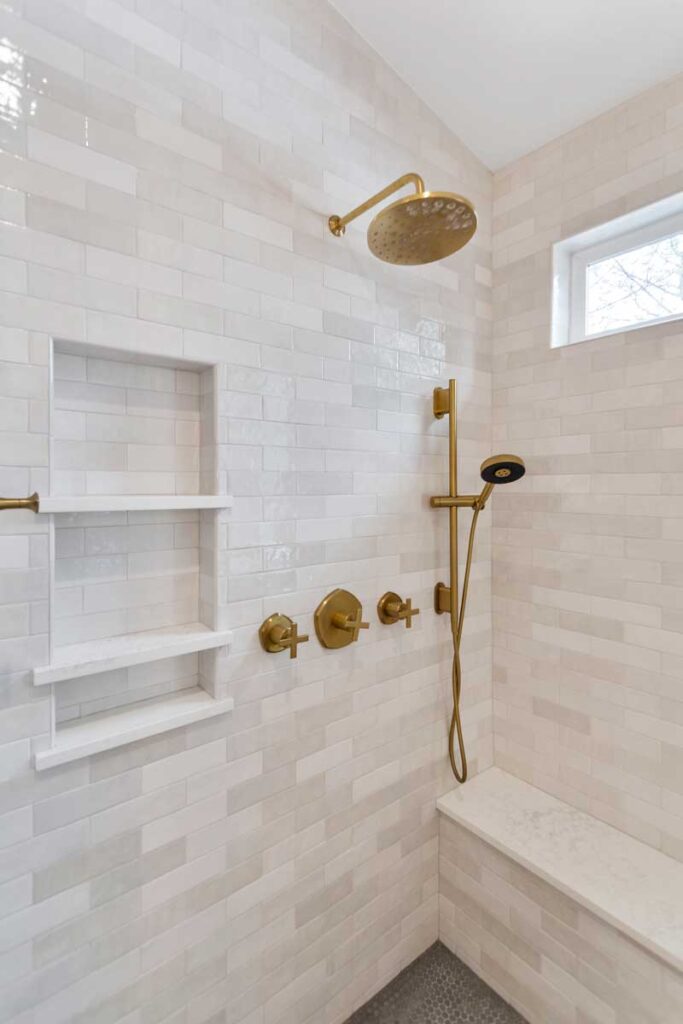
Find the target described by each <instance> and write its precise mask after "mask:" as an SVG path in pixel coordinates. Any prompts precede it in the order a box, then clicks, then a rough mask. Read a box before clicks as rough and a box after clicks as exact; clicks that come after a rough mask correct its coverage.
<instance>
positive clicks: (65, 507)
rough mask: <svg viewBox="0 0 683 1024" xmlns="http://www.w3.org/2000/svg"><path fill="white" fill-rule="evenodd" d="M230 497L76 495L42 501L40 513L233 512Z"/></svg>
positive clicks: (223, 495) (220, 495)
mask: <svg viewBox="0 0 683 1024" xmlns="http://www.w3.org/2000/svg"><path fill="white" fill-rule="evenodd" d="M232 503H233V502H232V496H231V495H229V494H101V495H96V494H93V495H90V494H75V495H73V496H69V495H66V496H64V497H60V496H57V497H51V496H47V497H45V498H41V499H40V505H39V508H38V512H39V513H40V512H42V513H53V514H60V513H66V512H172V511H174V510H175V509H193V508H195V509H226V508H232Z"/></svg>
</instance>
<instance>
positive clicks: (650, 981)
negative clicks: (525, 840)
mask: <svg viewBox="0 0 683 1024" xmlns="http://www.w3.org/2000/svg"><path fill="white" fill-rule="evenodd" d="M502 774H503V775H504V773H502ZM473 781H474V782H476V781H477V780H476V779H475V780H473ZM530 845H533V842H532V843H530ZM667 859H668V858H667ZM439 861H440V863H439V885H440V921H439V929H440V930H439V935H440V939H441V941H442V942H443V943H444V944H445V945H446V946H447V947H448V948H449V949H450V950H451V951H452V952H453V953H455V954H456V955H457V956H458V957H460V959H462V960H463V961H464V962H465V963H466V964H468V965H469V966H470V967H471V968H472V969H473V970H474V971H476V972H477V974H479V976H480V977H481V978H482V979H483V980H484V981H486V982H487V983H488V984H489V985H490V986H491V987H492V988H493V989H495V990H496V991H497V992H498V993H499V994H500V995H501V996H502V997H503V998H504V999H505V1000H507V1001H508V1002H509V1003H510V1004H511V1005H512V1006H514V1007H515V1008H516V1009H517V1010H519V1012H520V1013H521V1014H522V1015H523V1016H524V1017H525V1018H526V1019H527V1020H528V1021H530V1024H550V1022H552V1024H680V1022H681V1021H683V975H682V974H681V972H680V971H679V970H677V969H676V968H675V967H674V966H671V965H670V964H668V963H665V962H664V961H663V960H662V959H660V958H659V957H658V956H656V955H655V954H652V953H650V952H649V951H648V950H646V949H644V948H643V947H642V946H641V945H639V944H637V943H636V942H634V941H633V940H632V939H630V938H629V937H628V936H626V935H625V934H624V933H623V932H620V931H619V930H618V929H617V928H615V927H613V926H612V925H611V924H608V923H607V922H605V921H604V920H601V919H600V918H599V917H598V916H596V915H595V914H594V913H592V912H591V911H589V910H587V909H586V908H585V907H584V906H582V905H581V904H580V903H579V902H578V901H577V900H575V899H573V898H571V897H570V896H568V895H566V894H565V893H562V892H560V891H559V890H558V889H557V888H555V887H554V886H553V885H551V884H549V882H548V881H545V880H543V879H542V878H540V877H539V875H538V874H536V873H534V872H533V871H530V870H529V869H528V868H527V867H523V866H522V865H521V864H520V863H518V862H517V861H516V860H513V859H512V858H511V857H509V856H507V855H506V854H505V853H503V852H501V850H500V849H496V848H494V846H493V845H491V843H489V842H487V841H486V840H484V839H482V838H480V836H478V835H475V834H474V833H473V831H472V830H471V828H468V827H467V826H466V825H463V824H460V823H458V822H456V821H453V820H451V819H450V818H448V817H447V816H445V815H444V814H443V813H442V815H441V820H440V837H439ZM673 896H674V894H672V897H673ZM624 898H625V899H628V896H625V897H624ZM674 898H675V897H674ZM682 909H683V908H682Z"/></svg>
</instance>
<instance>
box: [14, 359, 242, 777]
mask: <svg viewBox="0 0 683 1024" xmlns="http://www.w3.org/2000/svg"><path fill="white" fill-rule="evenodd" d="M216 372H217V370H216V367H215V366H213V365H206V364H199V363H194V362H192V363H190V362H185V361H180V360H170V359H159V358H158V357H154V358H152V357H149V356H144V355H138V354H135V355H132V356H131V355H130V354H128V353H122V352H119V351H117V350H116V349H104V348H100V347H93V346H88V345H84V344H74V343H71V342H58V341H54V342H53V350H52V360H51V410H50V477H49V479H50V493H49V495H45V496H44V495H41V501H40V508H41V513H47V514H50V515H51V527H50V551H51V559H50V561H51V594H50V661H49V663H48V664H47V665H45V666H41V667H38V668H36V669H35V670H34V682H35V684H36V685H39V686H40V685H51V686H52V689H53V712H54V713H53V730H52V738H51V739H52V742H51V746H50V748H49V749H47V750H44V751H39V752H37V754H36V767H38V768H45V767H49V766H50V765H54V764H59V763H63V762H64V761H67V760H73V759H75V758H77V757H83V756H86V755H87V754H89V753H93V752H95V751H96V750H105V749H109V748H111V747H113V746H118V745H121V744H122V743H126V742H130V741H131V740H132V739H138V738H142V737H143V736H148V735H152V734H154V733H156V732H161V731H164V730H165V729H169V728H174V727H176V726H177V725H180V724H184V723H185V722H190V721H196V720H198V719H199V718H206V717H209V716H211V715H213V714H218V713H224V712H225V711H226V710H229V709H230V707H231V706H232V702H231V701H229V700H228V699H227V696H226V693H225V688H226V687H225V680H224V675H225V672H224V669H221V665H224V663H225V658H224V653H225V652H222V655H223V656H222V655H221V648H225V647H226V646H227V645H228V644H229V641H230V635H229V633H228V632H227V631H226V630H225V628H223V627H224V623H223V622H222V614H221V610H220V607H219V579H218V564H219V561H218V548H219V546H220V537H221V532H220V517H221V515H222V514H223V511H224V510H225V509H227V508H229V506H230V504H231V500H230V498H229V496H227V495H221V494H220V493H219V491H220V476H219V473H218V468H217V458H216V437H217V436H218V425H217V416H218V404H217V397H216V396H217V391H216V388H217V381H216Z"/></svg>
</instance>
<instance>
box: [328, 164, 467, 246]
mask: <svg viewBox="0 0 683 1024" xmlns="http://www.w3.org/2000/svg"><path fill="white" fill-rule="evenodd" d="M405 185H413V186H414V187H415V195H412V196H405V197H404V198H403V199H397V200H396V201H395V202H393V203H391V204H390V205H389V206H387V207H385V208H384V209H383V210H380V212H379V213H378V214H377V215H376V216H375V218H374V219H373V220H372V221H371V223H370V227H369V228H368V246H369V248H370V252H372V253H373V254H374V255H375V256H377V257H378V259H380V260H383V261H384V262H385V263H395V264H399V265H401V266H416V265H419V264H422V263H433V262H434V261H435V260H442V259H444V258H445V257H446V256H450V255H451V254H452V253H454V252H457V251H458V249H462V247H463V246H464V245H467V243H468V242H469V240H470V238H471V237H472V235H473V234H474V232H475V231H476V230H477V215H476V213H475V212H474V207H473V206H472V203H471V202H470V201H469V199H465V198H464V197H463V196H459V195H457V193H455V192H428V191H427V190H426V189H425V184H424V181H423V180H422V178H421V177H420V175H419V174H413V173H411V174H404V175H402V176H401V177H400V178H397V179H396V181H392V183H391V185H387V187H386V188H384V189H382V191H381V192H377V193H376V194H375V195H374V196H371V197H370V199H367V200H366V201H365V202H364V203H361V205H360V206H357V207H356V208H355V209H353V210H351V212H350V213H347V214H346V215H345V216H344V217H339V216H338V215H337V214H336V213H335V214H333V215H332V216H331V217H330V218H329V220H328V226H329V229H330V231H331V232H332V234H333V235H336V236H337V237H339V236H340V235H343V234H344V232H345V230H346V225H347V224H348V223H349V222H350V221H352V220H355V219H356V217H360V215H361V214H362V213H365V212H366V210H369V209H371V208H372V207H373V206H376V205H377V203H381V202H382V200H383V199H386V198H387V197H388V196H390V195H392V194H393V193H394V192H397V191H398V190H399V189H400V188H403V187H404V186H405Z"/></svg>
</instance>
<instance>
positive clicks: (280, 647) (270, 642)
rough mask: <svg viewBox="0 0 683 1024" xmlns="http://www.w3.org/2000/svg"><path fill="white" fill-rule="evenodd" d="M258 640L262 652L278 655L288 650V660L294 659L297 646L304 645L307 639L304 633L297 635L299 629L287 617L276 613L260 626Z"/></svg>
mask: <svg viewBox="0 0 683 1024" xmlns="http://www.w3.org/2000/svg"><path fill="white" fill-rule="evenodd" d="M259 638H260V640H261V646H262V647H263V649H264V651H268V653H269V654H278V653H279V652H280V651H286V650H287V649H289V657H290V658H296V656H297V650H298V647H299V644H305V643H307V642H308V639H309V637H308V635H307V634H306V633H302V634H301V635H299V627H298V626H297V624H296V622H293V621H292V619H290V618H289V616H287V615H280V614H278V613H276V614H275V615H271V616H270V617H269V618H267V619H266V621H265V622H263V623H262V624H261V628H260V629H259Z"/></svg>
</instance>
